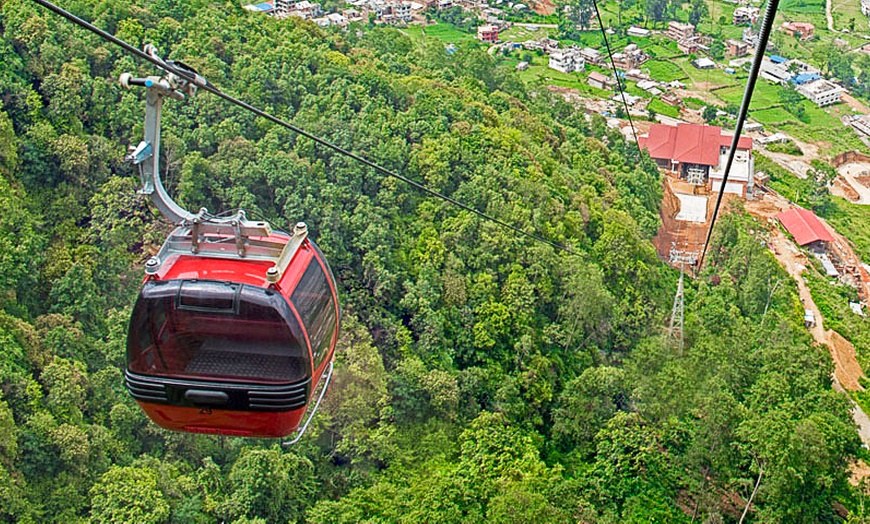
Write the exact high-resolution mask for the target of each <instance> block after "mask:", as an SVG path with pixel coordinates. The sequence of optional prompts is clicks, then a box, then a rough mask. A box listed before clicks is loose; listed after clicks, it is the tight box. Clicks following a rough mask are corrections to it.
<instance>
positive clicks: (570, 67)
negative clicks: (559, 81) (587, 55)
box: [547, 47, 586, 73]
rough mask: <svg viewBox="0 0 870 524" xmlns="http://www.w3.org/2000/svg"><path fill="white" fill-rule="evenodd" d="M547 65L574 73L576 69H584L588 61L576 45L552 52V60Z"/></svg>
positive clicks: (564, 71) (557, 69)
mask: <svg viewBox="0 0 870 524" xmlns="http://www.w3.org/2000/svg"><path fill="white" fill-rule="evenodd" d="M547 65H548V66H549V67H550V69H555V70H556V71H561V72H563V73H573V72H575V71H583V69H584V68H585V67H586V62H585V61H584V60H583V57H582V56H581V55H580V50H579V49H577V48H576V47H571V48H568V49H562V50H560V51H555V52H553V53H551V54H550V61H549V63H548V64H547Z"/></svg>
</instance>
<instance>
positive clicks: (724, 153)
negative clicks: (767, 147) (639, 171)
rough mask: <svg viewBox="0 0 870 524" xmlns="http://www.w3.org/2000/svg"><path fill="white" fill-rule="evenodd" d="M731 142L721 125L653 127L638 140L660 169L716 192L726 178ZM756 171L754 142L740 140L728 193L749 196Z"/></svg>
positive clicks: (727, 186) (655, 125) (729, 176)
mask: <svg viewBox="0 0 870 524" xmlns="http://www.w3.org/2000/svg"><path fill="white" fill-rule="evenodd" d="M732 140H733V137H732V136H729V135H723V134H722V128H721V127H719V126H708V125H699V124H680V125H678V126H668V125H664V124H653V125H652V126H651V127H650V130H649V133H647V134H646V135H641V136H640V137H639V138H638V143H639V145H640V146H641V147H642V148H645V149H647V150H648V151H649V154H650V156H651V157H652V158H653V160H655V162H656V164H658V166H659V167H660V168H662V169H666V170H668V171H670V172H672V173H675V174H677V175H678V176H679V177H680V178H684V179H685V180H686V181H687V182H689V183H691V184H694V185H699V186H700V185H707V186H708V187H709V188H710V189H712V190H713V191H718V190H719V187H720V186H721V184H722V180H723V178H724V169H725V164H726V162H727V159H728V152H729V151H730V149H731V142H732ZM754 171H755V162H754V160H753V158H752V139H751V138H749V137H741V138H740V140H739V141H738V143H737V152H736V153H735V155H734V163H733V164H732V166H731V172H730V173H729V175H728V182H727V183H726V184H725V192H726V193H733V194H737V195H740V196H744V197H745V196H747V194H749V193H750V192H751V191H752V187H753V186H754V178H753V176H754Z"/></svg>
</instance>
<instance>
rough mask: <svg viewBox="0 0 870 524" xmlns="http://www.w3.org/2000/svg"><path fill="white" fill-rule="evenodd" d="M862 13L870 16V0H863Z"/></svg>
mask: <svg viewBox="0 0 870 524" xmlns="http://www.w3.org/2000/svg"><path fill="white" fill-rule="evenodd" d="M861 13H863V14H864V15H865V16H870V0H861Z"/></svg>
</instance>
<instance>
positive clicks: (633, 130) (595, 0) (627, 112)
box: [592, 0, 643, 158]
mask: <svg viewBox="0 0 870 524" xmlns="http://www.w3.org/2000/svg"><path fill="white" fill-rule="evenodd" d="M592 5H594V6H595V16H597V17H598V26H599V27H600V28H601V36H603V37H604V47H605V48H607V56H608V58H610V66H611V67H612V68H613V76H614V77H616V85H617V87H619V98H621V99H622V105H623V107H625V116H626V117H628V123H629V125H631V134H633V135H634V145H636V146H637V152H638V153H639V154H640V155H641V158H643V153H642V152H641V149H640V142H639V141H638V137H637V129H636V128H635V127H634V120H632V118H631V111H630V110H629V108H628V100H626V99H625V89H623V87H622V81H621V80H620V79H619V73H618V72H617V71H616V62H615V61H614V60H613V50H612V49H610V42H609V41H608V40H607V31H605V30H604V21H602V20H601V11H599V10H598V0H592Z"/></svg>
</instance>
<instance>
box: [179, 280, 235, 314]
mask: <svg viewBox="0 0 870 524" xmlns="http://www.w3.org/2000/svg"><path fill="white" fill-rule="evenodd" d="M241 288H242V285H241V284H236V283H234V282H212V281H210V280H186V281H183V282H182V283H181V289H180V290H179V293H178V308H179V309H187V310H191V311H214V312H218V311H224V312H227V313H233V312H235V311H236V309H237V307H238V299H239V291H241Z"/></svg>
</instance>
